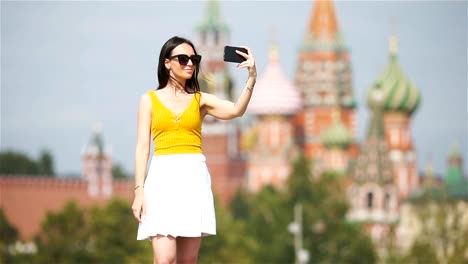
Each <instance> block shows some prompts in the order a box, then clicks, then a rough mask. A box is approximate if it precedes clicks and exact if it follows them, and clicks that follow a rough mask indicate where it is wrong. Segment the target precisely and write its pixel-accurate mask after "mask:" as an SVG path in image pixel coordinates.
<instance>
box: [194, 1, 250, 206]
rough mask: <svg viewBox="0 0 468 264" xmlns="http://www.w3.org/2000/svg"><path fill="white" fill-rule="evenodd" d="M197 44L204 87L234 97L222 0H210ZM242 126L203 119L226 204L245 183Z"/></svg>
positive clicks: (217, 187) (218, 190)
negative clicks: (240, 129)
mask: <svg viewBox="0 0 468 264" xmlns="http://www.w3.org/2000/svg"><path fill="white" fill-rule="evenodd" d="M195 33H196V38H195V39H196V41H195V46H196V48H197V52H198V53H199V54H200V55H202V62H201V65H200V67H201V68H200V76H199V81H200V88H201V90H202V91H203V92H208V93H211V94H214V95H216V96H218V97H219V98H222V99H228V100H234V96H235V95H234V83H233V79H232V77H231V75H230V73H229V70H228V67H227V64H226V63H225V62H224V61H223V55H224V46H225V45H227V44H228V43H229V36H230V31H229V28H228V26H227V25H226V23H225V22H224V21H223V20H222V16H221V12H220V5H219V2H218V1H215V0H209V1H207V6H206V13H205V16H204V20H203V21H202V22H201V23H200V24H199V25H197V26H196V28H195ZM239 136H240V133H239V129H238V126H237V123H236V121H235V120H233V121H223V120H218V119H215V118H214V117H212V116H206V117H205V119H204V121H203V138H202V148H203V153H204V154H205V156H206V158H207V165H208V167H209V169H210V172H211V174H212V180H213V182H212V185H213V190H214V192H215V194H216V195H217V197H218V198H219V199H220V200H221V202H223V203H226V202H228V201H229V200H230V198H231V197H232V196H233V195H234V193H235V191H236V190H237V189H238V188H239V186H240V185H241V183H242V178H243V175H244V166H243V163H242V160H241V156H240V151H239Z"/></svg>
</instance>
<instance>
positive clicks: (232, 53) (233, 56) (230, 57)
mask: <svg viewBox="0 0 468 264" xmlns="http://www.w3.org/2000/svg"><path fill="white" fill-rule="evenodd" d="M236 50H238V51H241V52H244V53H247V50H246V49H244V48H241V47H233V46H225V47H224V56H223V58H224V61H226V62H236V63H241V62H243V61H245V60H246V58H244V57H242V56H241V55H239V54H237V53H236Z"/></svg>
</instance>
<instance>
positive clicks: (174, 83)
mask: <svg viewBox="0 0 468 264" xmlns="http://www.w3.org/2000/svg"><path fill="white" fill-rule="evenodd" d="M166 88H168V89H169V90H171V91H173V92H174V93H186V92H185V80H177V79H176V78H174V77H172V76H171V78H169V81H168V82H167V85H166Z"/></svg>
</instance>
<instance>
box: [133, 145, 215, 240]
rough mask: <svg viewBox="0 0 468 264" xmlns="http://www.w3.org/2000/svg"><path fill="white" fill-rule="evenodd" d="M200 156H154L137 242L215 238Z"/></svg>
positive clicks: (208, 180)
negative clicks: (155, 237)
mask: <svg viewBox="0 0 468 264" xmlns="http://www.w3.org/2000/svg"><path fill="white" fill-rule="evenodd" d="M205 161H206V158H205V156H204V155H203V154H177V155H156V156H153V158H152V159H151V163H150V167H149V170H148V175H147V177H146V180H145V187H144V194H145V201H146V215H144V216H143V217H142V222H141V223H140V224H139V226H138V235H137V240H143V239H151V237H153V236H156V235H163V236H173V237H178V236H181V237H200V236H206V235H215V234H216V218H215V209H214V202H213V193H212V191H211V177H210V173H209V171H208V168H207V166H206V163H205Z"/></svg>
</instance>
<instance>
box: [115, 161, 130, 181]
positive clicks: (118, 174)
mask: <svg viewBox="0 0 468 264" xmlns="http://www.w3.org/2000/svg"><path fill="white" fill-rule="evenodd" d="M112 178H114V179H129V178H130V177H129V176H128V173H127V172H125V170H124V169H123V167H122V166H121V165H120V164H113V165H112Z"/></svg>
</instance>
